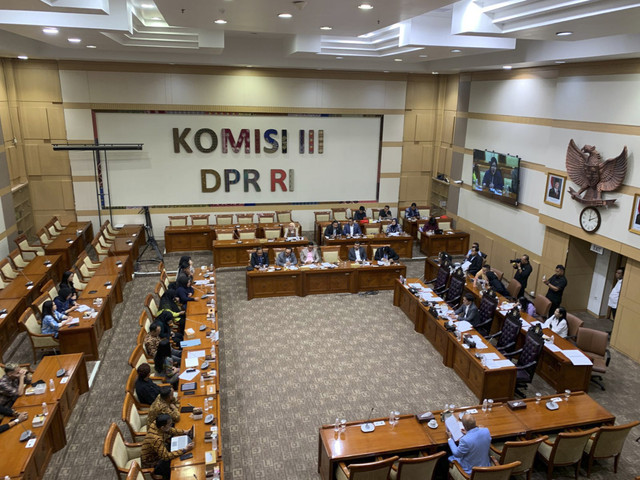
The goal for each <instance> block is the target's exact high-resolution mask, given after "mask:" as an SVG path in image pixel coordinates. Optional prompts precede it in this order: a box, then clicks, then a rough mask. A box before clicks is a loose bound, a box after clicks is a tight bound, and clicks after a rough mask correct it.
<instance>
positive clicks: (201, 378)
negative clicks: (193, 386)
mask: <svg viewBox="0 0 640 480" xmlns="http://www.w3.org/2000/svg"><path fill="white" fill-rule="evenodd" d="M200 388H201V389H202V390H204V377H203V376H202V373H201V374H200Z"/></svg>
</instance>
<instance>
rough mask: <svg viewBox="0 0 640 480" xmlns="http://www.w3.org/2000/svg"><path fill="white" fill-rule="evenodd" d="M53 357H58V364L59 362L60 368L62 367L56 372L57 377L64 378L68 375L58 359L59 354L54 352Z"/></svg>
mask: <svg viewBox="0 0 640 480" xmlns="http://www.w3.org/2000/svg"><path fill="white" fill-rule="evenodd" d="M53 356H54V357H56V362H58V367H60V369H59V370H58V371H57V372H56V377H58V378H60V377H64V374H65V373H67V371H66V370H65V369H64V367H63V366H62V364H61V363H60V359H59V358H58V354H57V353H56V352H55V351H54V354H53Z"/></svg>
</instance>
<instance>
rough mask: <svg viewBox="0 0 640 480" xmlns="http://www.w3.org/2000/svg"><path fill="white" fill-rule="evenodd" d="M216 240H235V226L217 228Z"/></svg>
mask: <svg viewBox="0 0 640 480" xmlns="http://www.w3.org/2000/svg"><path fill="white" fill-rule="evenodd" d="M215 231H216V240H233V239H234V238H235V234H236V230H235V228H216V229H215Z"/></svg>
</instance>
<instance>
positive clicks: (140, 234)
mask: <svg viewBox="0 0 640 480" xmlns="http://www.w3.org/2000/svg"><path fill="white" fill-rule="evenodd" d="M116 237H117V238H122V237H127V238H128V239H129V240H132V241H133V243H134V244H135V248H136V249H137V250H139V249H140V247H141V246H142V245H145V244H146V243H147V236H146V234H145V230H144V225H140V224H136V223H134V224H127V225H124V226H123V227H122V228H120V229H118V231H117V233H116ZM136 259H137V257H136Z"/></svg>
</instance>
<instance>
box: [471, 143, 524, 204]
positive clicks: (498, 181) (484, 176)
mask: <svg viewBox="0 0 640 480" xmlns="http://www.w3.org/2000/svg"><path fill="white" fill-rule="evenodd" d="M519 187H520V158H519V157H516V156H515V155H508V154H506V155H505V154H504V153H498V152H491V151H489V150H474V151H473V173H472V188H473V190H474V191H475V192H477V193H479V194H481V195H483V196H485V197H488V198H491V199H494V200H497V201H499V202H502V203H507V204H509V205H518V190H519V189H520V188H519Z"/></svg>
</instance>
